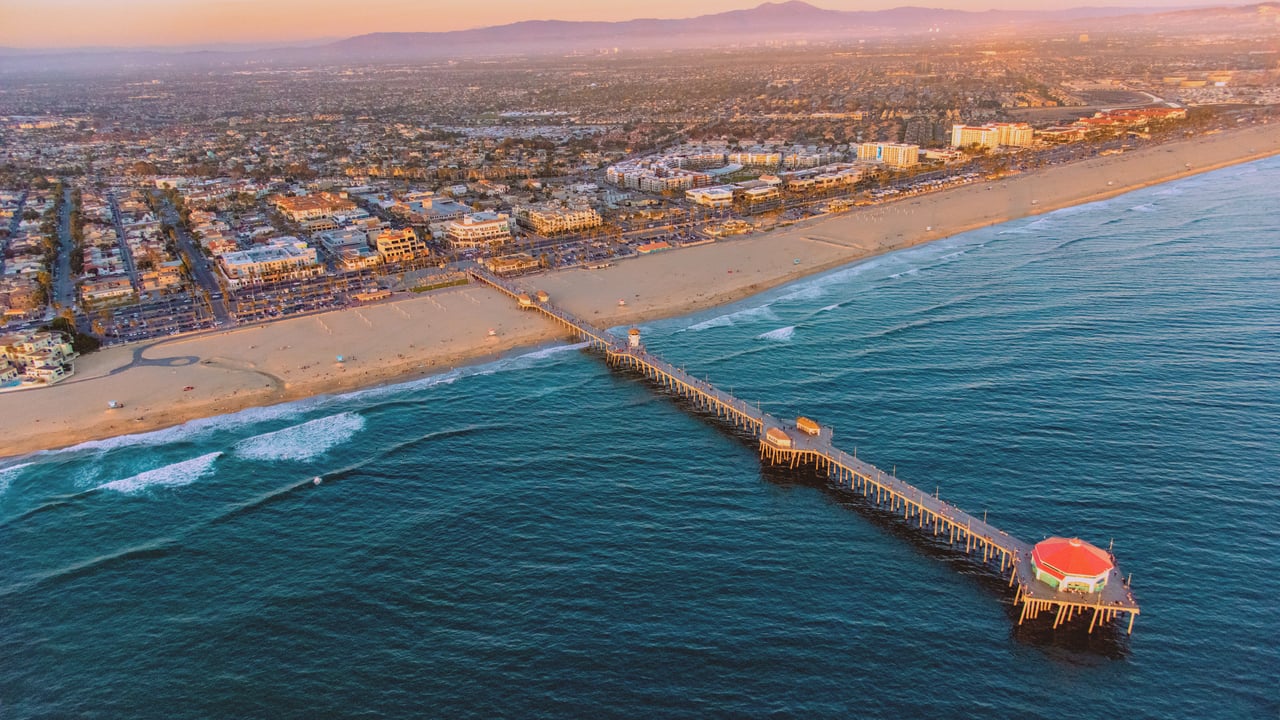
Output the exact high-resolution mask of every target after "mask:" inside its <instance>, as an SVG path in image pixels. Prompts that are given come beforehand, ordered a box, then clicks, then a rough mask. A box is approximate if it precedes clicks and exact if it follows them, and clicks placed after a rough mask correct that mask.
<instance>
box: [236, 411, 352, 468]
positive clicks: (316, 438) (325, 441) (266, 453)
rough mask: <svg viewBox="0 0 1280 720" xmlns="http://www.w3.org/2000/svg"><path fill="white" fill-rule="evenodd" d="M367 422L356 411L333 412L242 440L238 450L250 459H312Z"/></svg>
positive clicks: (347, 438)
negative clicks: (335, 413)
mask: <svg viewBox="0 0 1280 720" xmlns="http://www.w3.org/2000/svg"><path fill="white" fill-rule="evenodd" d="M364 426H365V418H364V416H363V415H359V414H357V413H353V412H346V413H342V414H340V415H330V416H329V417H322V418H317V419H315V420H310V421H308V422H304V423H302V424H301V425H294V426H293V427H287V428H284V429H283V430H276V431H275V432H269V433H264V434H262V435H257V436H255V437H251V438H247V439H245V440H241V441H240V442H238V443H236V445H235V454H236V455H239V456H240V457H243V458H249V459H251V460H309V459H311V458H313V457H317V456H319V455H323V454H324V453H326V452H328V451H329V450H330V449H331V448H333V447H335V446H337V445H341V444H342V443H344V442H347V441H349V440H351V438H353V437H355V436H356V433H358V432H360V431H361V430H363V429H364Z"/></svg>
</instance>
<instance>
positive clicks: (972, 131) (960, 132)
mask: <svg viewBox="0 0 1280 720" xmlns="http://www.w3.org/2000/svg"><path fill="white" fill-rule="evenodd" d="M1032 141H1033V133H1032V130H1031V126H1030V125H1028V124H1027V123H992V124H989V125H952V126H951V145H952V147H969V146H971V145H979V146H981V147H986V148H992V149H995V148H998V147H1001V146H1014V147H1026V146H1028V145H1031V143H1032Z"/></svg>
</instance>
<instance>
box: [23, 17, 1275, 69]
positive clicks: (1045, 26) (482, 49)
mask: <svg viewBox="0 0 1280 720" xmlns="http://www.w3.org/2000/svg"><path fill="white" fill-rule="evenodd" d="M1278 22H1280V2H1264V3H1259V4H1253V5H1240V6H1215V7H1202V8H1191V9H1183V10H1172V11H1171V10H1168V9H1162V10H1157V9H1153V8H1149V7H1147V8H1139V7H1080V8H1073V9H1068V10H1047V11H1046V10H1021V11H1010V10H991V11H984V12H973V11H964V10H944V9H936V8H924V7H900V8H895V9H892V10H876V11H841V10H828V9H824V8H820V7H816V6H814V5H811V4H809V3H806V2H802V1H801V0H791V1H790V2H776V3H775V2H769V3H765V4H763V5H759V6H757V7H754V8H751V9H746V10H734V11H730V12H722V13H716V14H712V15H702V16H698V17H692V18H683V19H669V20H666V19H637V20H626V21H621V22H582V21H565V20H530V21H523V22H516V23H511V24H507V25H497V26H492V27H483V28H476V29H472V30H452V31H440V32H377V33H370V34H365V35H357V36H355V37H350V38H346V39H343V40H338V41H333V42H323V43H317V44H314V45H310V46H306V47H277V48H274V49H269V50H263V49H255V50H252V51H248V50H230V49H228V50H215V51H210V50H201V51H193V50H192V51H180V50H170V51H156V50H125V49H118V50H97V49H95V50H91V51H89V50H86V51H57V52H52V51H44V52H40V51H29V50H14V49H6V48H0V57H3V58H4V62H3V64H2V65H0V73H2V72H11V71H21V70H23V69H27V67H24V66H29V67H30V69H37V68H45V69H50V68H65V66H67V65H68V64H71V65H76V64H84V63H83V61H85V60H93V61H94V62H108V63H110V64H112V65H120V64H146V63H148V62H155V61H156V60H157V59H158V57H157V56H160V57H162V58H163V61H164V62H166V63H168V64H175V65H186V64H201V65H207V64H232V63H239V62H243V61H246V60H255V61H267V62H281V63H317V62H403V61H413V60H439V59H445V58H466V57H484V56H501V55H508V56H509V55H518V54H563V53H568V52H590V51H598V50H602V49H613V48H617V49H622V50H662V49H677V48H695V47H722V46H726V45H734V44H758V43H761V42H767V41H797V40H815V41H820V40H861V39H877V38H911V37H916V36H927V35H930V34H936V35H937V36H939V37H947V38H952V37H956V36H959V35H973V34H977V33H985V34H993V35H995V34H1013V33H1018V34H1023V35H1026V34H1037V33H1039V34H1042V33H1060V34H1075V33H1087V32H1099V33H1101V32H1164V33H1170V32H1226V33H1229V32H1239V31H1250V30H1253V31H1258V30H1260V29H1262V30H1264V31H1265V30H1266V29H1268V28H1270V29H1273V31H1274V32H1277V33H1280V24H1277V23H1278ZM78 61H79V62H78Z"/></svg>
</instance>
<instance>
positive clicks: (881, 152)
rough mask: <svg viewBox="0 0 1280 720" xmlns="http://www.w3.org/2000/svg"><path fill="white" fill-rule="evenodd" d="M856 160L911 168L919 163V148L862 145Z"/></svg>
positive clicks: (877, 144) (916, 146)
mask: <svg viewBox="0 0 1280 720" xmlns="http://www.w3.org/2000/svg"><path fill="white" fill-rule="evenodd" d="M858 159H859V160H864V161H868V162H877V163H884V164H885V165H889V166H891V167H911V166H912V165H918V164H919V163H920V146H919V145H908V144H906V143H862V144H861V145H859V146H858Z"/></svg>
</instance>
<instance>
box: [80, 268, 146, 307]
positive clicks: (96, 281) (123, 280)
mask: <svg viewBox="0 0 1280 720" xmlns="http://www.w3.org/2000/svg"><path fill="white" fill-rule="evenodd" d="M134 297H135V295H134V290H133V283H131V282H130V281H129V278H128V276H126V275H108V276H105V277H98V278H93V279H90V280H85V281H84V282H82V283H80V300H81V301H82V302H84V303H85V304H86V305H92V306H96V307H101V306H103V305H114V304H117V303H123V302H129V301H131V300H133V299H134Z"/></svg>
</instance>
